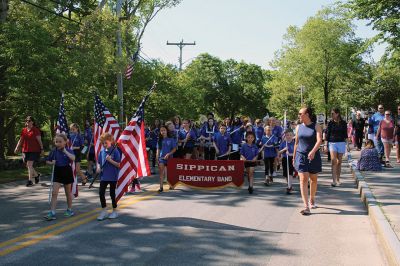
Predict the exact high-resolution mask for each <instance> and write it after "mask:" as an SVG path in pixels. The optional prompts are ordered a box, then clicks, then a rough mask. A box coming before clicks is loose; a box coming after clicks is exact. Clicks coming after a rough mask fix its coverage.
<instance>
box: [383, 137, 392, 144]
mask: <svg viewBox="0 0 400 266" xmlns="http://www.w3.org/2000/svg"><path fill="white" fill-rule="evenodd" d="M381 140H382V143H389V144H393V140H391V139H384V138H381Z"/></svg>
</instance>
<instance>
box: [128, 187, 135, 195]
mask: <svg viewBox="0 0 400 266" xmlns="http://www.w3.org/2000/svg"><path fill="white" fill-rule="evenodd" d="M135 192H136V190H135V187H134V186H132V187H131V189H130V190H129V191H128V194H135Z"/></svg>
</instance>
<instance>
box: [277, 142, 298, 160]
mask: <svg viewBox="0 0 400 266" xmlns="http://www.w3.org/2000/svg"><path fill="white" fill-rule="evenodd" d="M294 142H295V141H294V139H292V141H291V142H288V144H287V148H288V151H289V154H288V156H293V152H294ZM284 148H286V141H282V143H281V144H280V145H279V150H283V149H284ZM282 156H286V151H285V152H284V153H282Z"/></svg>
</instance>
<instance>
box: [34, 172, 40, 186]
mask: <svg viewBox="0 0 400 266" xmlns="http://www.w3.org/2000/svg"><path fill="white" fill-rule="evenodd" d="M39 181H40V174H38V175H37V176H35V184H38V183H39Z"/></svg>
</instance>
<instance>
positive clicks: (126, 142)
mask: <svg viewBox="0 0 400 266" xmlns="http://www.w3.org/2000/svg"><path fill="white" fill-rule="evenodd" d="M155 86H156V83H154V84H153V86H152V87H151V88H150V90H149V92H148V93H147V95H146V96H145V97H144V98H143V100H142V102H141V103H140V105H139V108H138V110H137V111H136V113H135V115H134V116H133V117H132V119H131V120H130V121H129V124H128V125H127V127H126V128H125V129H124V131H123V132H122V134H121V136H120V138H119V139H118V147H119V148H120V150H121V151H122V158H121V164H120V170H119V176H118V182H117V191H116V200H117V201H118V200H119V199H120V198H121V197H122V196H123V195H124V193H125V192H126V191H127V190H128V186H129V184H130V183H131V182H132V180H133V178H134V177H142V176H149V174H150V167H149V162H148V160H147V151H146V137H145V134H144V123H143V121H144V105H145V103H146V101H147V99H148V98H149V96H150V94H151V93H152V92H153V90H154V89H155Z"/></svg>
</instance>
